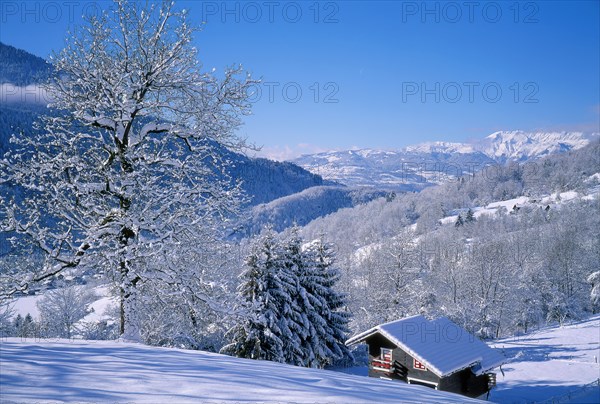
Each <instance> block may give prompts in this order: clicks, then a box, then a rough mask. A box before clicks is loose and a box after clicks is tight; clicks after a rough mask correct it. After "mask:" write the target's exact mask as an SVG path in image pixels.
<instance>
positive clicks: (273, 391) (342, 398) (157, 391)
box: [0, 339, 480, 404]
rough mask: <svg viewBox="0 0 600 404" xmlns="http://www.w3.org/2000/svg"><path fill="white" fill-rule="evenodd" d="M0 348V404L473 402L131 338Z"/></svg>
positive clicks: (16, 344) (8, 342)
mask: <svg viewBox="0 0 600 404" xmlns="http://www.w3.org/2000/svg"><path fill="white" fill-rule="evenodd" d="M0 353H1V354H0V369H1V370H2V371H1V372H0V386H2V387H1V388H0V402H2V403H6V404H8V403H12V402H36V403H40V402H78V403H82V402H111V403H116V402H128V403H131V402H146V403H192V402H203V403H205V402H210V403H216V402H219V403H222V402H278V403H289V402H294V403H317V402H318V403H344V404H346V403H372V402H381V403H398V402H402V403H477V402H480V401H477V400H470V399H468V398H466V397H463V396H458V395H454V394H450V393H442V392H438V391H435V390H432V389H429V388H427V387H422V386H409V385H406V384H401V383H398V382H393V381H388V380H380V379H372V378H368V377H362V376H353V375H347V374H344V373H338V372H333V371H325V370H316V369H306V368H299V367H294V366H288V365H282V364H277V363H273V362H267V361H253V360H247V359H238V358H232V357H229V356H224V355H219V354H213V353H206V352H201V351H186V350H179V349H168V348H154V347H148V346H144V345H139V344H131V343H119V342H88V341H66V340H61V341H54V342H48V341H26V342H22V341H20V340H18V339H8V340H4V341H2V342H1V343H0Z"/></svg>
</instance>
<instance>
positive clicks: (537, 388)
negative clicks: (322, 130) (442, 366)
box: [491, 316, 600, 403]
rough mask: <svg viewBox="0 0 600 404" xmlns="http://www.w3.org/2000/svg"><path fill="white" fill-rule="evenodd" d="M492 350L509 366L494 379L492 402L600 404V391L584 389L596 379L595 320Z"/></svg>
mask: <svg viewBox="0 0 600 404" xmlns="http://www.w3.org/2000/svg"><path fill="white" fill-rule="evenodd" d="M494 345H495V348H497V349H500V350H502V351H503V353H504V354H505V355H506V356H507V357H508V358H510V360H509V363H507V364H506V365H504V366H503V367H502V369H503V370H504V376H502V375H501V374H500V373H498V375H497V383H498V384H497V388H496V389H495V390H493V391H492V394H491V400H492V401H496V402H498V403H526V402H532V401H542V400H550V399H553V400H554V402H556V403H558V402H572V403H600V387H597V386H596V387H591V386H590V387H587V388H584V387H583V386H585V385H588V384H590V383H593V382H594V381H597V380H598V379H599V378H600V364H599V363H598V361H599V360H600V316H595V317H592V318H590V319H588V320H586V321H582V322H579V323H574V324H572V325H567V326H564V327H553V328H547V329H543V330H540V331H538V332H535V333H531V334H527V335H525V336H521V337H515V338H507V339H504V340H500V341H498V342H497V343H496V344H494Z"/></svg>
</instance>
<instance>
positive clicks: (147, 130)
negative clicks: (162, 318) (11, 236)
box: [0, 0, 253, 339]
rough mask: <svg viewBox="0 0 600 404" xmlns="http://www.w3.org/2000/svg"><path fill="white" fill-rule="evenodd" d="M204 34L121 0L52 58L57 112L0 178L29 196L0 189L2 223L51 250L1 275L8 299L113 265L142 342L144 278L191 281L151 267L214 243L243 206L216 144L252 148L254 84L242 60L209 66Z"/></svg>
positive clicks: (165, 5)
mask: <svg viewBox="0 0 600 404" xmlns="http://www.w3.org/2000/svg"><path fill="white" fill-rule="evenodd" d="M195 30H196V29H195V28H194V27H192V26H191V25H190V24H189V23H188V20H187V13H186V12H185V10H182V11H177V10H176V9H175V8H174V5H173V3H172V2H171V1H164V2H162V3H161V4H158V5H157V4H155V3H152V2H150V3H145V6H144V5H141V3H138V2H128V1H127V0H118V1H116V2H115V5H114V7H113V8H111V9H110V10H109V11H108V12H106V13H105V14H103V15H101V16H92V17H90V18H88V19H87V21H86V22H85V24H84V25H83V26H81V27H80V28H78V29H77V30H76V31H75V32H73V33H72V34H70V35H69V37H68V38H67V44H66V47H65V49H64V50H63V51H62V52H61V53H59V54H58V55H56V56H54V58H53V60H52V63H53V65H54V67H55V69H54V71H55V75H54V76H53V78H52V80H51V82H50V83H49V85H48V91H49V93H50V94H51V96H52V104H51V107H52V108H53V110H54V111H55V112H56V113H54V114H53V116H49V117H45V118H43V119H42V121H41V126H42V128H41V129H42V135H41V136H39V137H19V136H14V137H13V142H15V143H16V144H17V146H19V147H20V148H19V149H18V150H17V151H15V152H11V153H10V154H9V155H7V156H6V158H5V159H3V160H0V184H1V183H3V182H10V183H11V184H14V185H16V186H17V187H22V188H25V189H27V190H28V192H29V194H30V195H31V196H32V197H31V198H30V199H28V200H27V201H23V202H19V201H17V199H16V198H15V197H14V196H12V197H11V196H10V195H8V196H4V197H3V196H0V207H1V208H0V210H2V212H0V222H1V223H0V226H1V228H0V229H1V230H4V231H8V232H16V233H20V234H21V235H22V236H26V239H27V240H28V241H29V242H31V243H33V244H34V245H35V246H36V247H37V248H38V249H39V250H41V251H42V252H43V253H44V254H45V257H46V259H45V262H44V265H43V266H42V267H41V268H39V269H38V268H28V269H27V270H25V271H19V272H18V273H16V274H13V275H14V276H12V277H11V278H10V279H9V280H6V279H3V280H2V281H3V290H2V294H3V295H5V296H6V295H11V294H14V293H16V292H18V291H25V290H26V289H27V288H28V287H29V286H30V285H31V284H33V283H36V282H42V281H45V280H48V279H51V278H53V277H56V276H57V275H59V274H61V273H64V272H67V271H74V270H86V271H93V272H95V273H102V274H104V275H105V276H107V277H108V278H110V279H112V280H114V281H115V283H116V284H117V285H118V286H119V290H120V297H121V314H120V317H121V321H120V331H121V333H122V334H125V336H126V337H129V338H133V339H138V338H139V330H138V329H136V327H135V324H136V323H137V322H136V321H135V318H136V313H135V307H136V304H135V300H136V298H137V297H138V288H139V287H140V285H141V284H143V283H144V282H147V281H149V280H152V281H153V282H163V283H164V284H168V285H170V286H171V287H173V288H176V284H179V282H181V281H182V280H185V279H186V277H185V276H173V273H174V272H181V271H185V270H186V268H168V267H163V268H157V267H156V266H154V267H152V268H150V267H148V266H147V265H145V263H147V262H151V261H153V260H154V259H155V258H157V257H164V256H165V255H169V254H173V253H176V252H177V248H178V247H179V246H180V245H181V244H182V243H183V242H184V240H189V239H190V238H192V239H194V240H195V242H197V241H198V239H202V240H204V241H206V242H208V240H207V238H213V237H214V232H213V231H211V230H215V231H216V228H217V227H218V226H219V223H220V220H221V219H222V218H224V217H227V216H228V215H229V214H230V213H231V212H232V210H234V209H235V206H236V203H235V197H236V187H235V186H234V187H232V186H231V185H232V181H231V179H230V178H228V176H227V174H226V171H225V167H226V166H227V162H226V161H222V159H220V158H219V156H220V153H219V150H220V148H221V147H229V148H236V147H241V146H242V145H243V144H242V142H241V141H240V139H239V138H237V137H236V136H235V135H234V129H235V128H236V127H237V126H238V125H239V124H240V116H241V115H243V114H246V113H248V112H249V103H248V101H247V92H248V88H249V86H250V85H251V84H253V81H252V80H251V79H250V78H249V77H247V76H245V75H243V72H242V71H241V69H240V68H238V67H236V68H231V69H226V70H225V71H224V72H222V74H220V78H217V76H216V74H214V73H206V72H203V71H202V70H201V65H200V64H199V62H198V59H197V51H196V49H195V48H194V47H193V46H192V42H191V41H192V35H193V33H194V31H195ZM240 75H242V77H241V79H238V77H239V76H240ZM18 240H23V238H19V239H18ZM198 298H199V299H202V298H203V296H199V297H198Z"/></svg>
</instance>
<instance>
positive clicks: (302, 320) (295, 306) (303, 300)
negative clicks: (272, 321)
mask: <svg viewBox="0 0 600 404" xmlns="http://www.w3.org/2000/svg"><path fill="white" fill-rule="evenodd" d="M302 244H303V240H302V238H301V237H300V234H299V228H298V227H296V226H294V227H293V228H292V229H291V230H290V232H289V235H288V237H287V238H286V240H284V241H283V245H282V257H281V258H282V264H283V269H284V270H283V271H282V276H283V279H284V280H285V287H286V288H287V290H288V293H289V296H290V297H291V299H290V301H289V304H288V305H287V307H286V310H285V312H284V313H285V317H286V319H287V323H288V325H289V329H290V335H289V336H288V338H286V339H285V341H286V349H285V355H286V363H290V364H293V365H297V366H311V365H310V364H311V363H313V362H314V360H315V359H316V356H315V352H314V351H313V350H312V349H311V348H312V346H311V345H310V344H308V343H307V341H308V338H309V336H310V335H314V334H315V332H314V326H315V324H313V323H312V321H313V320H314V318H311V313H314V312H316V310H317V308H315V307H314V306H313V304H314V303H315V302H314V301H313V300H312V299H311V296H310V295H309V292H308V291H307V290H306V288H305V287H304V285H303V282H304V281H303V278H305V277H306V276H307V271H309V268H308V267H307V262H306V259H305V256H304V254H303V252H302ZM313 317H314V316H313Z"/></svg>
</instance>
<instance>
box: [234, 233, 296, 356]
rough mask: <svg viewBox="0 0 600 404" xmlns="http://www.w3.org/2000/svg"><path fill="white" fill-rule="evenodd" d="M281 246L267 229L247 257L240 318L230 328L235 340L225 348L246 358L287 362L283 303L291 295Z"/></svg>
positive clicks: (241, 293)
mask: <svg viewBox="0 0 600 404" xmlns="http://www.w3.org/2000/svg"><path fill="white" fill-rule="evenodd" d="M282 270H283V268H282V265H281V261H280V251H279V246H278V244H277V242H276V240H275V234H274V233H273V231H272V230H270V229H267V230H265V231H264V232H263V233H262V234H261V236H260V237H259V239H258V241H257V242H256V244H255V246H254V248H253V251H252V252H251V254H250V255H249V256H248V258H247V260H246V269H245V270H244V272H242V274H241V275H240V280H241V283H240V285H239V287H238V295H239V298H240V301H241V307H240V309H241V310H242V316H241V319H240V322H239V323H238V324H237V325H236V326H235V327H234V328H232V329H231V330H230V332H229V334H230V335H231V341H232V342H231V343H230V344H229V345H227V346H225V347H224V348H223V349H222V352H224V353H228V354H231V355H235V356H238V357H242V358H250V359H264V360H270V361H274V362H284V361H285V358H284V341H283V339H284V338H285V335H284V334H283V333H284V332H285V330H286V325H285V317H284V313H283V310H282V309H283V307H284V305H285V302H286V301H290V300H291V297H290V296H289V295H288V294H287V291H286V288H285V287H284V285H283V284H282V280H281V278H280V274H281V272H282Z"/></svg>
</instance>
